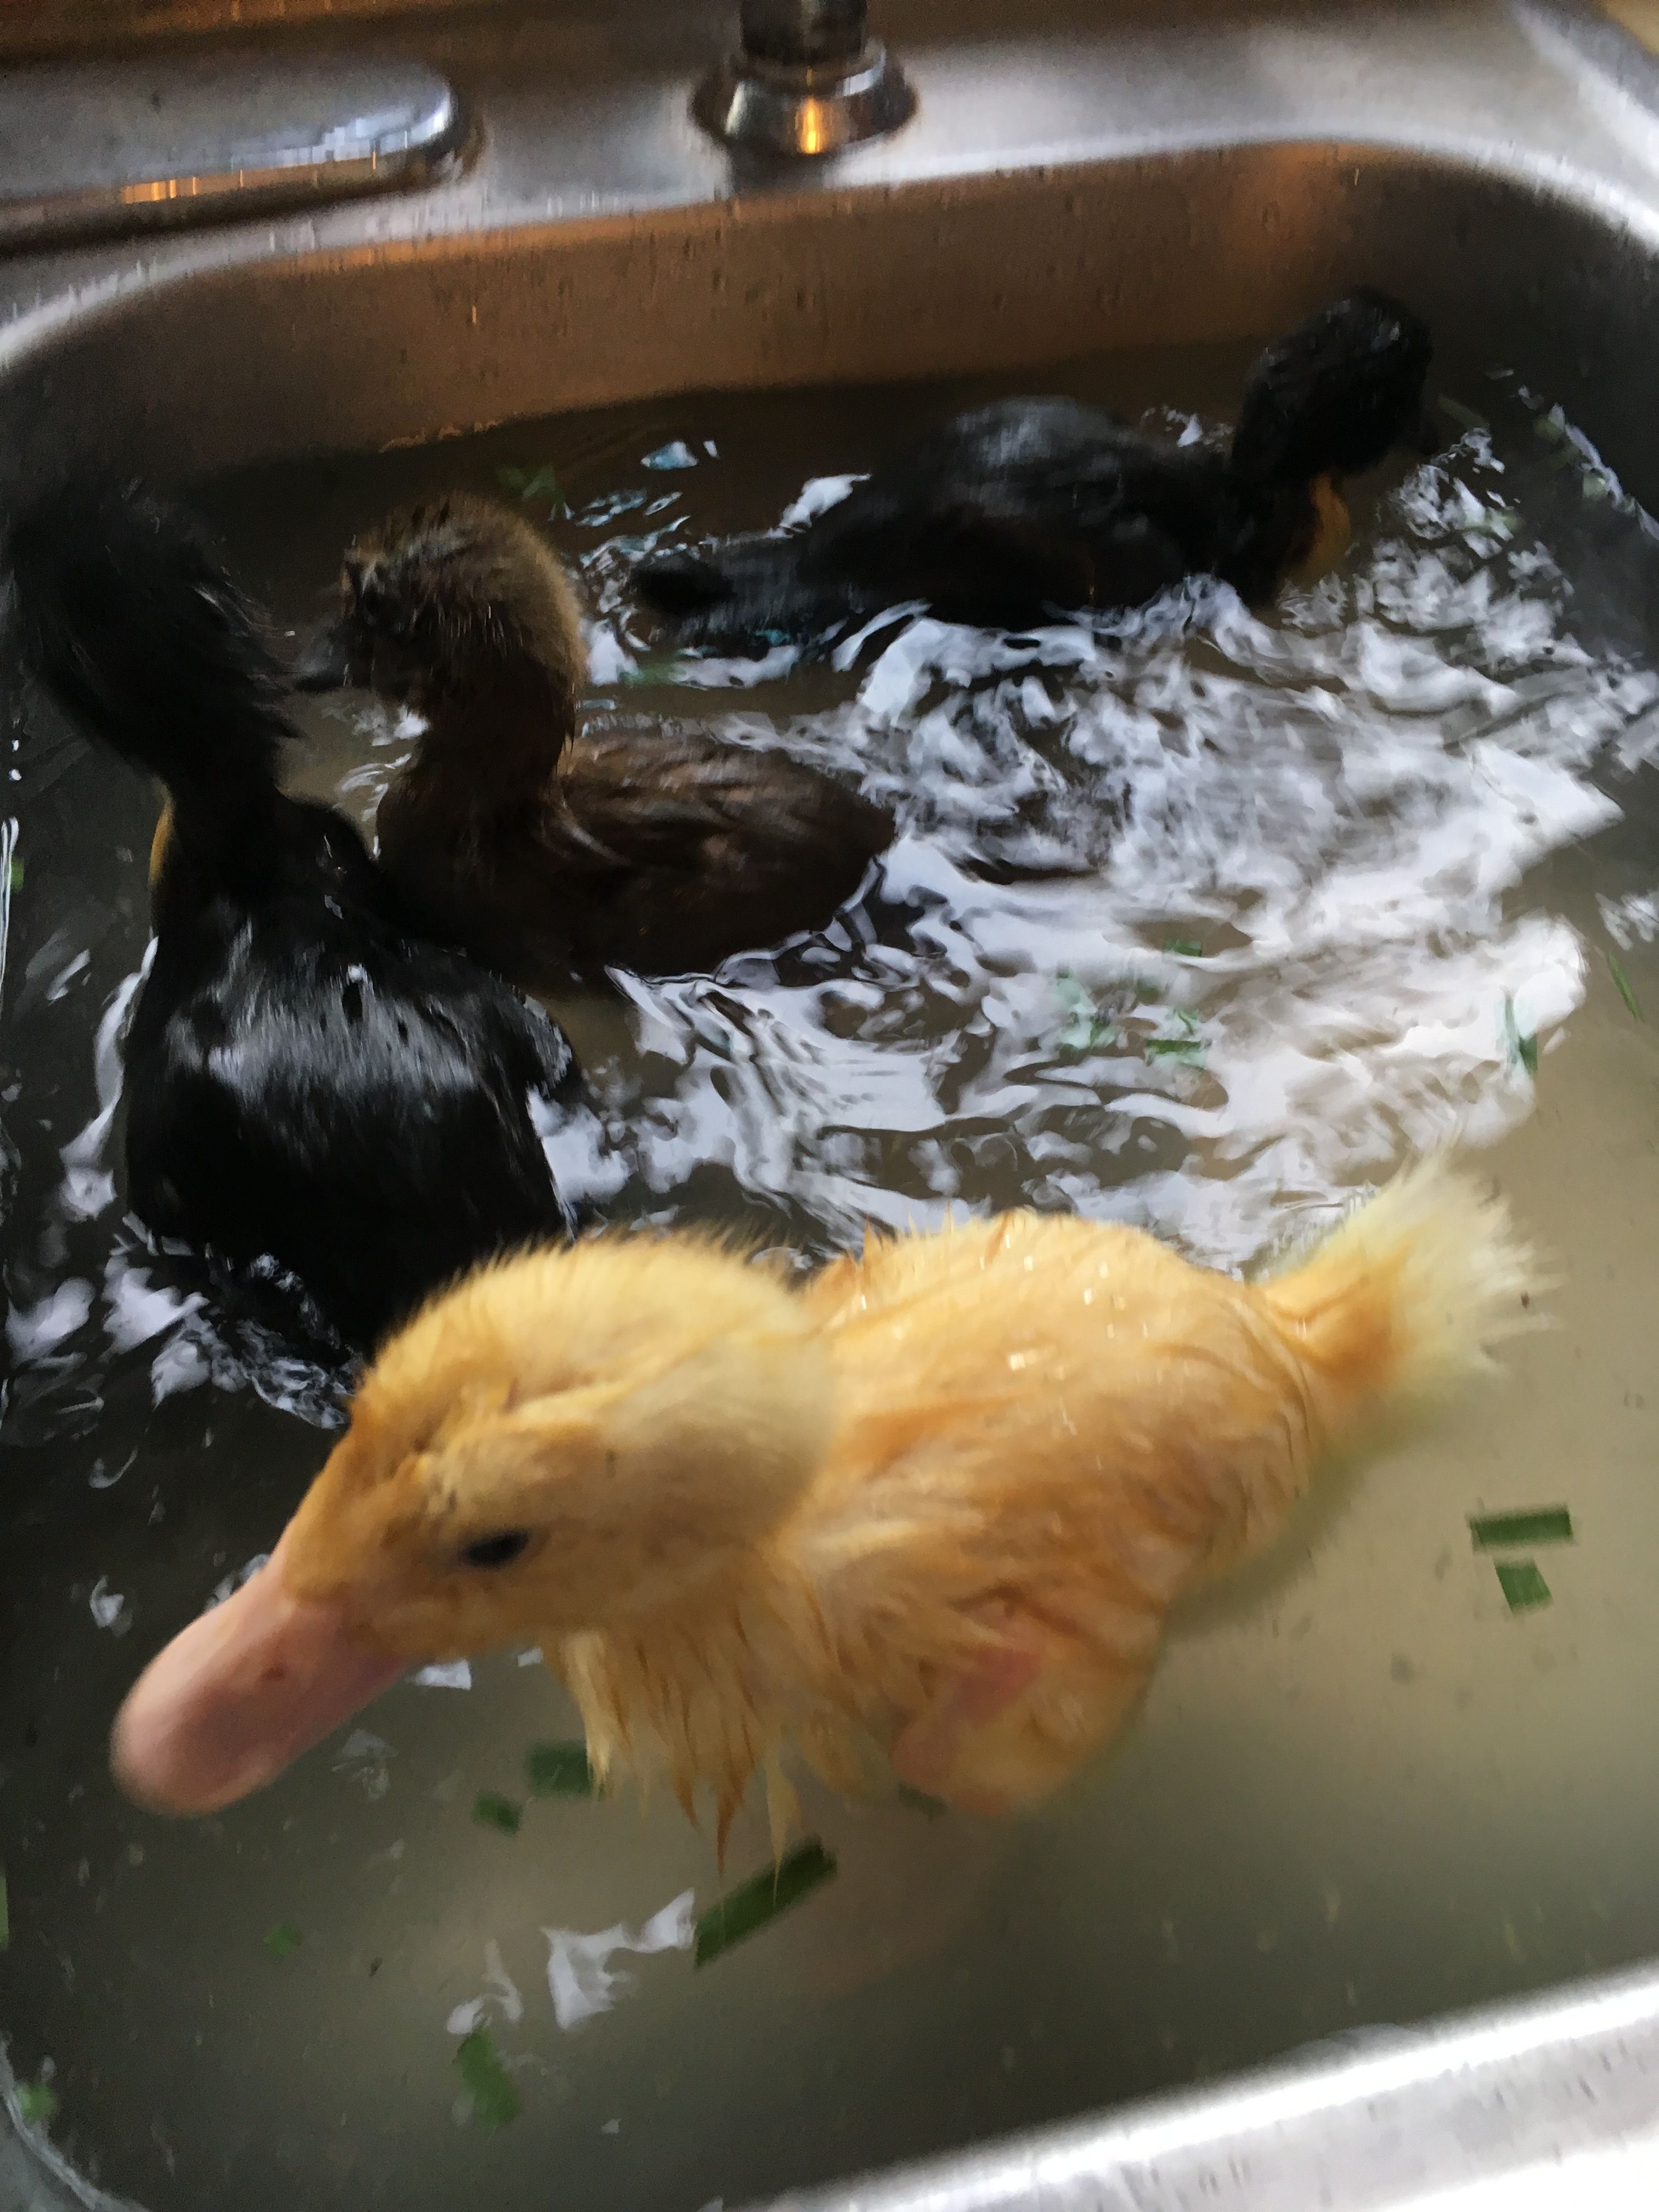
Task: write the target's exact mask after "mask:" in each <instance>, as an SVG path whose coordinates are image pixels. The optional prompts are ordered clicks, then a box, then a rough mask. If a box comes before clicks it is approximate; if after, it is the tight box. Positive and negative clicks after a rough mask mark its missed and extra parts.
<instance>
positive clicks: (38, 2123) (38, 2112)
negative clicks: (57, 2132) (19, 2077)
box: [17, 2081, 58, 2128]
mask: <svg viewBox="0 0 1659 2212" xmlns="http://www.w3.org/2000/svg"><path fill="white" fill-rule="evenodd" d="M57 2115H58V2099H57V2097H56V2096H55V2095H54V2094H53V2093H52V2090H51V2089H50V2088H48V2087H47V2086H46V2083H45V2082H44V2081H24V2082H21V2083H20V2084H19V2086H18V2090H17V2116H18V2118H20V2119H21V2121H22V2123H23V2125H24V2126H25V2127H26V2128H49V2127H50V2126H51V2125H52V2121H53V2120H54V2119H55V2118H57Z"/></svg>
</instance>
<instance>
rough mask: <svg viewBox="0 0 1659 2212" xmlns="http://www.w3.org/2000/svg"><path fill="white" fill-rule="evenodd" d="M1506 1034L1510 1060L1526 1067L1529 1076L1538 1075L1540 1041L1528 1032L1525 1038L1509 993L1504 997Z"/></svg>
mask: <svg viewBox="0 0 1659 2212" xmlns="http://www.w3.org/2000/svg"><path fill="white" fill-rule="evenodd" d="M1504 1035H1505V1036H1506V1037H1507V1038H1508V1039H1509V1047H1510V1060H1512V1061H1514V1062H1516V1064H1517V1065H1518V1066H1522V1067H1524V1068H1525V1069H1526V1071H1527V1073H1528V1075H1531V1076H1536V1074H1537V1073H1538V1039H1537V1036H1535V1035H1534V1033H1532V1032H1531V1031H1528V1033H1527V1034H1526V1035H1525V1036H1522V1032H1521V1026H1520V1024H1519V1023H1518V1022H1517V1021H1516V1018H1515V1001H1514V1000H1513V999H1511V998H1510V995H1509V994H1508V993H1507V992H1505V994H1504Z"/></svg>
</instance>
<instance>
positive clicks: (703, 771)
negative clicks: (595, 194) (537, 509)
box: [295, 492, 892, 988]
mask: <svg viewBox="0 0 1659 2212" xmlns="http://www.w3.org/2000/svg"><path fill="white" fill-rule="evenodd" d="M340 598H341V607H340V613H339V616H338V618H337V621H336V622H335V623H334V624H333V625H332V626H331V628H330V629H327V630H326V631H325V632H324V633H323V634H322V635H319V637H318V638H317V639H316V640H314V641H313V643H312V645H311V646H310V647H309V648H308V649H307V652H306V653H305V654H304V656H303V657H302V659H301V663H300V665H299V666H298V668H297V669H296V670H295V682H296V683H297V684H299V685H300V686H301V688H302V689H305V690H331V689H333V688H335V687H337V686H338V685H342V684H369V685H372V686H373V688H374V690H376V691H378V692H380V694H381V695H382V696H384V697H386V698H388V699H393V700H397V701H398V702H403V703H404V704H406V705H408V706H410V707H411V708H414V710H415V711H416V714H419V715H420V716H421V717H422V720H424V722H425V724H426V728H425V730H424V732H422V736H421V738H420V739H419V741H418V743H417V744H416V749H415V753H414V757H413V758H412V759H411V760H410V762H409V763H408V765H407V766H406V767H405V768H404V769H401V770H400V771H399V773H398V775H396V776H395V777H394V778H393V780H392V785H391V787H390V789H389V790H388V791H387V793H386V797H385V798H384V799H382V801H381V802H380V816H379V820H378V823H377V828H378V831H379V836H380V859H381V862H382V864H383V866H385V868H386V872H387V873H388V874H389V875H390V876H391V877H392V878H393V880H394V881H395V882H396V884H398V889H399V890H400V891H401V892H402V893H403V895H404V897H405V898H406V899H407V900H408V901H409V902H410V904H411V906H412V907H413V908H414V909H415V910H416V912H417V913H418V915H420V917H421V919H422V923H423V925H424V926H425V927H427V928H428V929H430V930H432V931H433V932H434V933H436V934H438V935H440V936H441V937H442V938H444V939H446V940H447V941H449V942H451V943H453V944H457V945H463V946H465V949H466V950H467V951H469V952H471V954H473V955H474V957H476V958H477V959H480V960H483V961H485V962H487V963H489V965H490V966H492V967H494V968H495V969H498V970H499V971H500V972H501V974H503V975H509V976H511V977H513V979H514V980H515V981H519V982H521V983H524V984H526V985H529V986H531V987H542V988H548V987H553V988H556V987H559V986H560V985H562V984H563V983H566V982H568V980H569V978H570V976H571V975H572V974H573V972H574V973H576V974H581V973H584V972H586V973H592V971H594V970H596V969H600V968H604V967H610V966H614V967H619V968H629V969H635V970H637V971H640V972H641V973H644V974H659V975H661V974H679V973H684V972H686V971H696V970H698V969H708V968H713V967H714V966H715V965H717V964H718V963H719V962H720V961H721V960H723V959H724V958H726V956H727V955H728V954H730V953H733V952H740V951H745V950H748V949H758V948H761V947H764V946H768V945H775V944H776V943H778V942H779V941H780V939H783V938H787V937H789V936H792V935H793V934H794V933H797V932H798V931H801V930H808V929H814V928H818V927H822V926H823V924H824V923H825V922H827V921H829V918H830V916H831V915H833V914H834V913H835V911H836V908H837V907H838V906H839V905H840V904H841V903H842V902H843V901H844V900H846V899H848V898H849V897H850V896H852V895H853V893H854V891H855V890H857V889H858V886H859V884H860V880H861V878H863V876H864V873H865V871H866V868H867V867H868V866H869V865H870V862H871V861H872V860H873V859H874V858H875V856H876V855H877V854H878V853H879V852H881V851H882V850H883V849H884V848H885V846H886V845H887V843H888V842H889V841H890V837H891V835H892V824H891V823H890V820H889V819H888V817H887V816H886V815H885V814H884V812H883V811H882V810H881V809H880V808H879V807H878V806H876V805H872V803H871V802H870V801H869V800H868V799H864V798H861V797H860V795H859V794H858V793H855V792H851V791H847V790H844V789H843V788H842V787H841V785H839V784H837V783H835V782H833V781H831V780H830V779H829V777H828V776H826V775H820V774H818V773H817V770H815V769H810V768H805V767H803V766H802V765H801V764H800V763H799V762H798V761H793V760H791V759H789V758H788V757H787V756H786V755H784V754H782V753H775V752H754V751H750V750H746V749H744V748H742V747H739V746H736V745H730V744H720V743H719V742H717V741H716V740H714V738H708V737H704V736H699V735H696V734H691V733H688V732H683V731H678V730H674V729H671V728H660V729H653V730H651V731H649V732H641V731H637V730H623V731H605V732H596V733H592V734H582V735H578V733H577V726H576V725H577V702H578V701H579V699H580V694H581V690H582V685H583V683H584V681H585V678H586V652H585V649H584V646H583V641H582V630H581V617H580V608H579V606H578V604H577V599H576V595H575V592H574V589H573V588H572V586H571V582H570V580H569V578H568V575H567V574H566V573H565V570H564V568H563V566H562V563H561V562H560V561H559V559H558V556H556V554H555V553H554V551H553V550H552V549H551V548H550V546H549V545H548V544H545V543H544V540H543V538H541V537H540V535H539V534H538V532H537V531H536V530H535V529H533V528H532V526H531V525H530V524H529V523H528V522H526V520H524V519H523V518H522V517H521V516H520V515H518V514H515V513H513V512H512V511H511V510H510V509H508V508H507V507H501V506H500V505H498V504H497V503H496V502H495V501H492V500H487V499H480V498H476V497H474V496H472V495H470V494H467V493H461V492H457V493H452V494H450V495H447V496H446V497H444V498H441V499H438V500H435V501H430V502H428V503H427V504H425V505H422V506H420V507H415V508H413V509H411V510H410V512H409V513H405V514H401V515H398V516H395V517H393V519H392V520H391V521H389V522H388V523H387V524H386V526H385V527H384V528H383V529H382V530H380V532H377V533H375V534H374V535H372V536H370V537H368V538H363V539H362V540H360V541H359V543H357V544H355V545H353V546H352V547H351V548H350V550H349V551H348V553H347V554H346V556H345V564H344V568H343V574H342V578H341V584H340Z"/></svg>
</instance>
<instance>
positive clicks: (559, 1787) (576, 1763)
mask: <svg viewBox="0 0 1659 2212" xmlns="http://www.w3.org/2000/svg"><path fill="white" fill-rule="evenodd" d="M524 1771H525V1777H526V1780H527V1781H528V1782H529V1784H530V1787H531V1789H532V1790H533V1791H534V1792H535V1794H536V1796H538V1797H597V1796H598V1795H599V1784H598V1783H597V1782H595V1780H594V1779H593V1770H592V1767H591V1766H590V1765H588V1763H587V1746H586V1744H585V1743H537V1744H532V1746H531V1747H530V1749H529V1750H528V1751H527V1752H526V1753H525V1762H524Z"/></svg>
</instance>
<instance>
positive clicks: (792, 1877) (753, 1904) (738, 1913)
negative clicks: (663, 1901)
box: [695, 1836, 836, 1966]
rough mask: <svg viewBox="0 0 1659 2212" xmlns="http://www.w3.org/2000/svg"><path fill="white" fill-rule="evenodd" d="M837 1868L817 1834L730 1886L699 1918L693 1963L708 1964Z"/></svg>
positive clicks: (802, 1896) (804, 1895)
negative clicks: (774, 1864)
mask: <svg viewBox="0 0 1659 2212" xmlns="http://www.w3.org/2000/svg"><path fill="white" fill-rule="evenodd" d="M835 1871H836V1862H835V1860H834V1859H833V1858H832V1857H830V1855H829V1852H828V1851H826V1850H824V1848H823V1844H821V1843H820V1842H819V1841H818V1839H817V1837H816V1836H814V1837H812V1838H811V1839H810V1840H809V1841H808V1842H806V1843H804V1844H796V1846H795V1848H794V1850H793V1851H791V1852H790V1853H789V1854H788V1856H787V1857H786V1858H784V1859H781V1860H780V1862H779V1863H778V1864H777V1865H776V1866H775V1867H767V1868H765V1869H763V1871H762V1872H761V1873H759V1874H757V1875H754V1876H752V1877H751V1879H750V1880H749V1881H745V1882H744V1883H742V1884H741V1885H740V1886H739V1887H738V1888H736V1889H734V1890H732V1891H730V1892H729V1893H727V1894H726V1896H725V1897H722V1898H721V1899H720V1901H719V1902H718V1904H715V1905H710V1906H709V1908H708V1911H707V1912H705V1913H703V1914H702V1916H701V1917H699V1919H698V1921H697V1948H696V1958H695V1964H696V1965H697V1966H707V1965H708V1961H709V1960H711V1959H717V1958H719V1956H720V1953H721V1952H722V1951H729V1950H730V1949H731V1948H732V1945H733V1944H734V1943H741V1942H743V1940H744V1937H745V1936H752V1935H754V1934H755V1932H756V1931H757V1929H762V1928H764V1927H765V1926H766V1924H767V1923H768V1922H769V1921H772V1920H775V1919H776V1918H777V1917H778V1915H779V1913H781V1912H787V1911H788V1910H789V1908H790V1906H791V1905H799V1903H800V1901H801V1899H803V1898H804V1897H807V1896H810V1895H811V1892H812V1891H813V1890H815V1889H816V1888H817V1886H818V1884H819V1883H820V1882H823V1881H829V1879H830V1878H831V1876H832V1875H834V1873H835Z"/></svg>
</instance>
